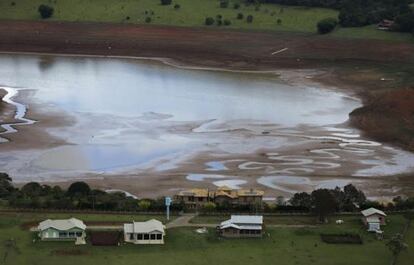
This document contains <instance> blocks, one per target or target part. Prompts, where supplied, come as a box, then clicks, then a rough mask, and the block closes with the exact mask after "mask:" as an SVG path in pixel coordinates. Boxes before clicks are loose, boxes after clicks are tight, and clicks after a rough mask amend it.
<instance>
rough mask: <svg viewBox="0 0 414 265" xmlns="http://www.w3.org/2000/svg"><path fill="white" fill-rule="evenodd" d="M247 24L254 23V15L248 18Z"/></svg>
mask: <svg viewBox="0 0 414 265" xmlns="http://www.w3.org/2000/svg"><path fill="white" fill-rule="evenodd" d="M246 21H247V23H252V22H253V16H252V15H248V16H247V18H246Z"/></svg>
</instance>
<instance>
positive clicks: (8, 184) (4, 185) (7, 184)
mask: <svg viewBox="0 0 414 265" xmlns="http://www.w3.org/2000/svg"><path fill="white" fill-rule="evenodd" d="M13 191H14V187H13V185H12V179H11V178H10V177H9V175H8V174H6V173H0V198H5V197H8V196H10V195H11V193H12V192H13Z"/></svg>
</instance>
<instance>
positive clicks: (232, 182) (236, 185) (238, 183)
mask: <svg viewBox="0 0 414 265" xmlns="http://www.w3.org/2000/svg"><path fill="white" fill-rule="evenodd" d="M246 183H247V181H245V180H241V179H225V180H219V181H214V182H213V184H214V185H216V186H217V187H223V186H227V187H229V188H230V189H235V190H238V189H241V188H242V185H244V184H246Z"/></svg>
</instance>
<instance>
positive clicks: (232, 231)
mask: <svg viewBox="0 0 414 265" xmlns="http://www.w3.org/2000/svg"><path fill="white" fill-rule="evenodd" d="M217 230H218V232H219V234H220V235H221V236H223V237H261V236H262V232H263V216H256V215H232V216H231V218H230V219H229V220H226V221H224V222H222V223H221V224H220V226H218V227H217Z"/></svg>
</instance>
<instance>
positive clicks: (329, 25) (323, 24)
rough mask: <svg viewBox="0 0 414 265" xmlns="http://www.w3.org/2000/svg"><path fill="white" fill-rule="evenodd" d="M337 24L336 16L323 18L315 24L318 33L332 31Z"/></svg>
mask: <svg viewBox="0 0 414 265" xmlns="http://www.w3.org/2000/svg"><path fill="white" fill-rule="evenodd" d="M337 25H338V20H336V18H325V19H322V20H321V21H319V22H318V24H317V25H316V26H317V28H318V32H319V34H327V33H329V32H331V31H333V30H334V29H335V28H336V26H337Z"/></svg>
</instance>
